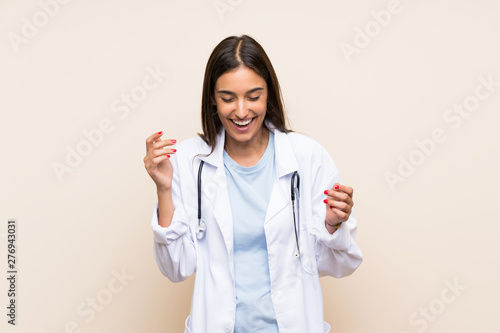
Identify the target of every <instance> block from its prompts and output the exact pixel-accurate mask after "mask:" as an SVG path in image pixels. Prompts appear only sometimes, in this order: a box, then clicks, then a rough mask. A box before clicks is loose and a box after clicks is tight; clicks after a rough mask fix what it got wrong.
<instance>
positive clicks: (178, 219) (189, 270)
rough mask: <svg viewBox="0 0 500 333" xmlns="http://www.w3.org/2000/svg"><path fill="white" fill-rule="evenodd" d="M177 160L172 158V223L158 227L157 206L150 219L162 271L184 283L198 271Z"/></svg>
mask: <svg viewBox="0 0 500 333" xmlns="http://www.w3.org/2000/svg"><path fill="white" fill-rule="evenodd" d="M176 160H177V159H175V158H172V164H174V176H173V179H172V200H173V203H174V207H175V210H174V215H173V217H172V223H171V224H170V226H169V227H167V228H164V227H162V226H160V225H159V224H158V203H156V205H155V209H154V212H153V217H152V219H151V228H152V229H153V235H154V245H153V253H154V258H155V260H156V263H157V264H158V267H159V269H160V271H161V272H162V273H163V275H165V276H166V277H168V278H169V279H170V280H171V281H172V282H180V281H183V280H185V279H186V278H188V277H189V276H190V275H191V274H193V273H194V272H195V271H196V248H195V246H196V245H195V237H194V235H193V232H192V230H191V227H190V226H189V217H188V214H187V212H186V209H185V208H184V205H183V200H182V196H181V188H180V184H179V179H178V177H179V173H178V172H177V170H179V169H178V165H177V163H176Z"/></svg>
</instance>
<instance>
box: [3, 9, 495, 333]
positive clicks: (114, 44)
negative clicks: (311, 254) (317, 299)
mask: <svg viewBox="0 0 500 333" xmlns="http://www.w3.org/2000/svg"><path fill="white" fill-rule="evenodd" d="M62 2H63V1H62V0H61V4H59V3H58V2H55V0H54V1H49V0H42V1H41V2H38V1H16V0H2V1H1V3H0V22H1V23H0V24H1V32H2V36H3V37H2V38H1V40H0V50H1V57H2V58H1V59H2V61H1V62H0V73H1V75H0V85H1V86H0V88H1V92H2V93H1V96H2V98H1V99H0V105H1V110H2V111H1V115H0V130H1V131H0V149H1V156H2V157H1V164H0V168H1V173H0V221H1V224H0V258H2V259H1V264H0V267H1V269H2V271H3V272H6V270H7V268H6V264H7V263H6V259H5V258H6V247H7V243H6V230H7V226H6V225H7V219H8V218H16V219H17V220H18V235H17V236H18V238H17V239H18V243H17V245H18V252H17V254H16V255H17V256H18V263H17V267H18V270H19V274H18V285H17V289H18V299H17V302H18V309H17V315H18V316H17V325H16V326H15V327H12V326H11V325H8V324H7V323H6V321H7V317H6V315H5V314H6V312H7V310H6V308H5V307H6V304H7V302H8V299H7V296H6V291H7V281H6V279H5V278H2V279H0V281H1V282H0V295H1V297H0V304H2V306H1V308H2V309H4V310H2V311H1V316H0V318H2V320H1V323H0V330H1V331H2V332H43V333H44V332H51V333H61V332H96V333H100V332H151V333H153V332H182V329H183V322H184V318H185V317H186V316H187V314H188V312H189V304H190V299H191V291H192V284H193V279H192V278H190V279H189V280H188V281H187V282H184V283H180V284H173V283H171V282H170V281H168V280H167V279H166V278H165V277H164V276H163V275H162V274H161V273H160V271H159V270H158V268H157V266H156V263H155V262H154V258H153V252H152V246H153V235H152V231H151V228H150V225H149V224H150V219H151V214H152V211H153V207H154V204H155V202H156V192H155V187H154V184H153V182H152V181H151V179H150V178H149V176H148V175H147V173H146V171H145V169H144V165H143V161H142V159H143V157H144V154H145V139H146V137H148V136H149V135H151V134H152V133H154V132H156V131H160V130H163V131H164V132H165V133H166V136H165V137H171V138H176V139H178V140H182V139H185V138H188V137H191V136H193V135H195V134H196V133H197V132H198V131H200V120H199V110H200V99H201V87H202V79H203V72H204V67H205V64H206V61H207V59H208V56H209V54H210V52H211V51H212V49H213V47H214V46H215V45H216V44H217V43H218V42H219V41H220V40H222V39H223V38H224V37H226V36H229V35H233V34H243V33H245V34H249V35H251V36H253V37H255V38H256V39H257V40H258V41H259V42H260V43H261V44H262V45H263V47H264V48H265V49H266V51H267V52H268V54H269V56H270V58H271V60H272V61H273V64H274V65H275V68H276V71H277V73H278V76H279V78H280V81H281V84H282V89H283V94H284V98H285V104H286V107H287V110H288V112H289V117H290V121H291V124H292V127H293V129H295V130H297V131H300V132H303V133H306V134H308V135H310V136H311V137H313V138H315V139H317V140H318V141H319V142H320V143H322V144H323V145H324V146H325V147H326V148H327V149H328V151H329V152H330V153H331V155H332V157H333V158H334V160H335V162H336V163H337V165H338V167H339V168H340V170H341V175H342V177H343V181H344V183H345V184H347V185H350V186H352V187H354V189H355V206H354V211H355V213H356V217H357V219H358V222H359V229H358V238H357V240H358V242H359V244H360V246H361V249H362V250H363V253H364V256H365V259H364V262H363V264H362V265H361V266H360V268H359V269H358V270H357V271H356V272H355V273H354V274H353V275H352V276H350V277H347V278H343V279H334V278H323V279H322V285H323V287H324V298H325V319H326V320H327V321H329V322H330V323H331V324H332V326H333V332H336V333H403V332H406V333H414V332H429V333H431V332H455V333H463V332H497V331H498V329H499V324H498V320H497V318H498V311H499V310H500V307H499V306H498V299H499V297H500V288H499V287H500V285H499V269H498V262H499V259H500V255H499V253H500V251H499V250H500V249H499V246H498V239H499V233H500V227H499V224H498V222H500V212H499V209H498V205H499V199H500V196H499V190H498V187H499V184H500V182H499V180H500V177H499V175H498V170H499V168H500V159H499V156H498V155H499V150H500V140H499V139H500V137H499V134H498V133H499V131H498V125H499V121H500V116H499V112H498V111H499V107H500V86H498V84H497V86H496V87H495V86H493V87H490V88H491V90H492V91H491V92H489V91H488V90H487V89H486V88H484V87H481V88H478V89H479V92H480V93H481V95H480V96H482V97H481V98H482V100H480V101H479V105H476V106H477V108H475V110H474V111H473V112H471V113H466V114H465V115H466V118H460V119H462V121H461V123H460V126H457V124H458V120H453V122H450V121H446V120H445V119H444V118H443V116H446V115H448V116H450V115H451V114H448V113H447V112H448V111H447V110H448V109H450V108H453V106H454V104H462V103H471V104H470V105H473V103H474V101H477V99H475V97H474V96H475V93H476V87H478V85H481V81H480V79H479V78H480V77H482V78H484V79H486V80H487V79H488V77H489V76H490V77H491V80H493V81H495V82H500V65H499V61H498V60H499V59H500V44H499V39H498V31H500V20H498V17H499V15H500V2H498V1H493V0H480V1H465V0H461V1H451V0H448V1H430V0H428V1H423V0H421V1H410V0H401V1H400V2H399V4H398V3H391V2H390V1H347V0H342V1H309V2H307V3H306V2H305V1H262V0H253V1H246V0H221V1H214V0H199V1H185V2H183V1H156V0H143V1H131V0H128V1H124V0H122V1H118V0H115V1H111V0H105V1H96V0H91V1H89V0H87V1H77V0H73V1H67V2H68V3H64V4H62ZM40 3H42V4H45V3H48V4H50V3H52V7H50V6H48V7H47V6H45V7H47V8H49V9H47V10H48V11H49V12H50V11H51V13H52V16H49V15H47V14H44V12H43V9H42V5H41V4H40ZM54 4H57V8H56V6H55V5H54ZM217 6H218V7H217ZM224 6H225V7H224ZM217 8H218V9H217ZM387 8H390V9H391V10H393V13H392V14H391V17H390V22H388V21H389V19H388V18H387V15H386V16H383V15H382V14H379V16H380V15H381V16H380V17H382V18H385V23H384V25H385V26H382V25H381V24H380V23H377V21H376V20H375V18H374V14H373V13H372V11H374V12H375V13H385V12H380V11H381V10H387ZM56 9H57V10H56ZM221 10H225V11H223V12H221ZM375 16H376V15H375ZM379 19H380V18H379ZM34 21H36V23H37V24H38V25H39V27H38V28H37V27H36V26H35V28H36V29H37V31H36V30H33V29H32V30H31V31H30V30H29V28H27V27H25V26H29V24H33V22H34ZM26 22H31V23H26ZM387 22H388V23H387ZM23 29H24V33H25V34H27V36H30V37H29V38H26V39H25V40H23V42H19V43H20V44H16V43H13V42H12V40H13V39H15V37H13V36H15V35H14V34H16V35H17V37H16V38H18V39H17V40H18V41H19V40H21V39H20V38H24V37H22V36H23V35H22V34H23ZM358 29H359V30H358ZM365 29H368V31H369V34H370V35H371V36H372V37H370V36H368V37H367V38H368V39H369V40H368V41H367V40H366V38H365V40H363V38H362V37H360V32H359V31H360V30H361V31H363V30H365ZM370 29H371V30H370ZM30 33H31V35H30ZM363 42H365V43H366V44H367V45H363V44H362V43H363ZM347 44H349V45H350V46H351V50H352V48H354V47H356V48H357V51H356V52H357V53H352V54H351V55H348V54H345V53H344V52H343V51H342V47H344V48H346V47H349V46H346V45H347ZM148 68H150V69H155V68H159V69H160V71H163V72H168V77H163V78H161V79H160V81H161V82H160V83H158V85H157V86H156V87H155V88H154V89H152V90H151V91H147V96H144V99H143V100H142V101H140V102H139V103H138V104H137V106H136V107H135V108H134V109H132V108H130V109H129V111H130V112H129V113H128V114H126V113H125V111H123V110H124V109H123V108H124V104H123V103H122V102H120V99H121V96H122V94H131V92H134V93H135V94H136V96H139V97H138V98H140V97H142V96H141V95H140V93H141V92H145V91H146V90H143V89H142V88H141V85H142V82H143V78H144V77H145V76H146V75H148ZM148 82H149V83H150V84H152V83H153V82H154V81H148ZM487 93H488V94H487ZM486 95H488V96H487V97H485V96H486ZM116 101H118V102H116ZM113 103H118V104H115V107H116V106H121V107H122V111H120V112H118V113H116V112H114V111H113V107H112V105H113ZM473 106H474V105H473ZM120 116H121V118H120ZM454 116H455V117H457V115H456V114H455V115H454ZM106 119H108V120H106ZM455 119H458V118H455ZM102 122H104V123H106V122H108V123H107V125H106V126H108V127H106V126H105V128H107V130H108V133H105V134H103V137H102V139H101V140H100V141H96V144H92V145H90V146H85V145H86V144H87V145H88V140H87V139H86V137H85V136H84V134H83V131H85V130H87V131H91V130H93V129H96V128H98V127H99V124H100V123H102ZM436 130H437V131H438V132H439V131H441V134H440V138H441V142H438V143H435V144H434V145H435V147H434V150H433V151H432V152H430V153H429V154H428V156H427V155H424V154H423V153H422V152H420V153H419V148H418V146H417V144H416V143H415V140H420V141H422V140H424V141H425V140H429V139H430V138H432V133H433V131H436ZM96 138H97V136H96ZM443 138H445V139H443ZM86 141H87V143H85V142H86ZM77 147H80V149H84V148H87V149H89V147H90V150H87V153H88V154H87V156H84V157H83V158H82V160H81V161H80V162H79V163H76V162H75V164H74V167H71V168H70V169H71V171H72V172H68V173H64V174H62V176H61V175H60V177H59V178H58V176H57V174H56V172H55V171H54V169H53V165H54V163H61V164H67V163H66V161H65V160H66V157H67V154H68V149H75V150H76V149H77ZM428 147H430V146H428ZM429 149H430V148H429ZM422 157H423V158H422ZM400 158H403V159H406V160H408V159H410V158H411V159H412V160H413V161H414V162H415V163H416V164H419V165H417V166H415V167H414V170H413V172H411V173H410V172H409V171H408V170H406V171H408V174H406V175H404V177H401V178H400V179H399V180H400V181H399V182H397V183H395V184H393V186H392V187H391V186H390V184H389V182H388V181H387V180H386V175H387V173H388V172H391V173H393V175H396V174H398V166H399V164H400V163H401V162H400V161H401V160H400ZM400 171H401V172H404V171H405V170H403V169H402V170H400ZM193 200H195V198H193ZM122 273H125V274H126V275H127V276H128V277H129V280H125V282H122V283H121V282H119V280H116V278H115V277H114V276H115V275H116V274H122ZM3 274H4V273H2V276H4V275H3ZM5 274H6V273H5ZM132 278H133V279H132ZM454 284H455V285H459V287H458V289H457V287H455V288H451V287H450V285H454ZM93 299H95V300H97V301H93ZM92 302H97V303H96V304H95V306H96V307H95V310H94V308H92V305H91V304H92Z"/></svg>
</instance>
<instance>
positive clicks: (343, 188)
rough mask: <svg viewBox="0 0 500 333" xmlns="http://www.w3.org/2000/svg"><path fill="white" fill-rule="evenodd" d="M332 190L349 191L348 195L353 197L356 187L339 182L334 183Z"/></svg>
mask: <svg viewBox="0 0 500 333" xmlns="http://www.w3.org/2000/svg"><path fill="white" fill-rule="evenodd" d="M332 190H335V191H340V192H344V193H347V195H348V196H350V197H351V198H352V195H353V194H354V189H353V188H352V187H349V186H345V185H342V184H339V183H335V184H333V187H332Z"/></svg>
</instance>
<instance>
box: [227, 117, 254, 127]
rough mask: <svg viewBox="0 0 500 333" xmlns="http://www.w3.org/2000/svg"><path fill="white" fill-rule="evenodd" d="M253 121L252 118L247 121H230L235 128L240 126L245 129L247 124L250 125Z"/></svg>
mask: <svg viewBox="0 0 500 333" xmlns="http://www.w3.org/2000/svg"><path fill="white" fill-rule="evenodd" d="M253 120H254V118H251V119H248V120H234V119H231V121H232V122H233V124H235V125H236V126H240V127H245V126H247V125H248V124H250V123H251V122H252V121H253Z"/></svg>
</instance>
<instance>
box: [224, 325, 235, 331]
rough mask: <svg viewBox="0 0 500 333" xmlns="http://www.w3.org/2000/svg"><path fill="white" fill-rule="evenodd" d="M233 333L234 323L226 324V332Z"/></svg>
mask: <svg viewBox="0 0 500 333" xmlns="http://www.w3.org/2000/svg"><path fill="white" fill-rule="evenodd" d="M232 331H233V324H232V323H225V324H224V332H226V333H229V332H232Z"/></svg>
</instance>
